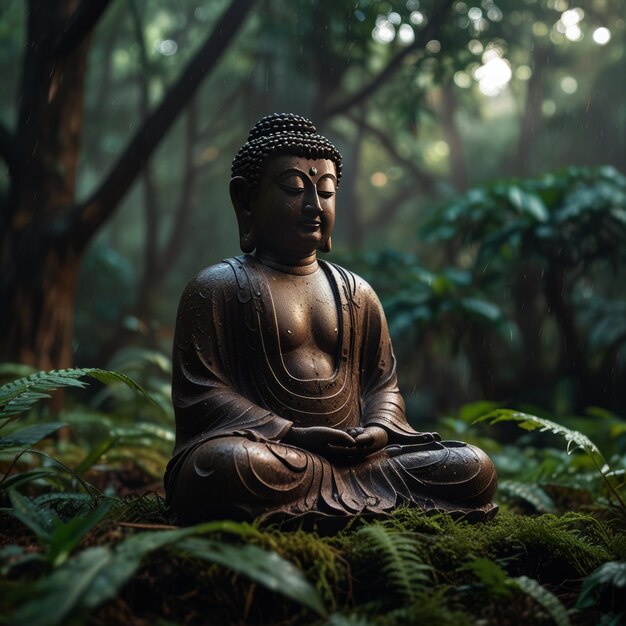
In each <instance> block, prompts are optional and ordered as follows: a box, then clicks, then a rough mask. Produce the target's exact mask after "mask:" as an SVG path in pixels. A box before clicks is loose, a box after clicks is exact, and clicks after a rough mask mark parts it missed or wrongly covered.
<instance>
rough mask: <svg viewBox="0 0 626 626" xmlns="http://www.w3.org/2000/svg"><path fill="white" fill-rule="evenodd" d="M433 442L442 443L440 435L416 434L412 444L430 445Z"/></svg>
mask: <svg viewBox="0 0 626 626" xmlns="http://www.w3.org/2000/svg"><path fill="white" fill-rule="evenodd" d="M431 441H441V435H440V434H439V433H416V434H415V435H414V436H413V437H412V438H411V443H430V442H431Z"/></svg>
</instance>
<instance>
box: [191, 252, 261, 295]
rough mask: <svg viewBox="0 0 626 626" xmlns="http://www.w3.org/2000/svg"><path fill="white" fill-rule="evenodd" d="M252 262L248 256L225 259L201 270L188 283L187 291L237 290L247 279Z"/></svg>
mask: <svg viewBox="0 0 626 626" xmlns="http://www.w3.org/2000/svg"><path fill="white" fill-rule="evenodd" d="M249 265H250V262H249V260H248V258H247V256H240V257H233V258H231V259H224V260H223V261H220V262H219V263H216V264H215V265H209V266H208V267H205V268H204V269H202V270H200V271H199V272H198V273H197V274H196V275H195V276H194V277H193V278H192V279H191V280H190V281H189V283H188V285H187V288H186V289H185V293H187V294H192V293H197V292H204V291H206V290H213V289H220V290H222V291H226V292H228V291H230V290H231V289H232V290H237V289H240V288H241V284H242V282H244V281H246V280H247V279H246V276H247V273H248V267H249Z"/></svg>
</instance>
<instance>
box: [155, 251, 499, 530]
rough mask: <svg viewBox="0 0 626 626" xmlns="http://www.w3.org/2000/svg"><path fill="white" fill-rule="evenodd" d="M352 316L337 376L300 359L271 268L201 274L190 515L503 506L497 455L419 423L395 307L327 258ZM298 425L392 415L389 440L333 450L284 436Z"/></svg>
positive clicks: (189, 374)
mask: <svg viewBox="0 0 626 626" xmlns="http://www.w3.org/2000/svg"><path fill="white" fill-rule="evenodd" d="M319 266H320V268H319V269H318V271H322V272H324V273H325V274H326V276H327V278H328V280H329V282H330V285H331V286H332V290H333V293H334V296H335V301H336V306H337V313H338V319H339V325H338V342H337V350H336V354H335V368H334V372H333V374H332V376H331V377H330V378H327V379H319V378H314V379H307V380H303V379H300V378H295V377H294V376H292V375H291V374H290V373H289V371H288V370H287V368H286V366H285V363H284V361H283V355H282V352H281V346H280V336H279V329H278V327H277V322H276V312H275V309H274V304H273V300H272V294H271V291H270V288H269V284H268V282H267V269H266V268H265V266H263V264H262V263H261V262H260V261H258V260H257V259H255V258H254V257H253V256H250V255H244V256H241V257H236V258H233V259H227V260H226V261H223V262H222V263H219V264H217V265H214V266H211V267H209V268H207V269H205V270H203V271H202V272H200V273H199V274H198V275H197V276H196V278H195V279H194V280H193V281H192V282H191V283H189V285H188V286H187V288H186V290H185V292H184V293H183V296H182V298H181V302H180V307H179V311H178V317H177V324H176V334H175V340H174V355H173V370H174V371H173V381H172V399H173V403H174V409H175V414H176V446H175V449H174V454H173V457H172V459H171V460H170V463H169V464H168V468H167V472H166V476H165V484H166V493H167V500H168V503H169V504H170V505H171V506H172V508H173V509H174V511H175V512H176V513H177V514H178V516H179V518H180V519H181V521H183V522H186V523H190V522H196V521H201V520H205V519H212V518H220V517H230V518H236V519H251V518H253V517H256V516H259V515H263V516H266V517H268V518H285V517H287V518H290V517H299V516H308V515H313V516H331V517H336V516H344V517H345V516H352V515H356V514H361V513H372V514H381V513H385V512H389V511H391V510H393V509H394V508H396V507H398V506H400V505H402V504H406V505H412V506H420V507H422V508H425V509H432V510H447V511H459V512H461V513H464V514H466V515H470V516H474V518H476V519H481V518H484V517H486V516H489V515H491V514H493V513H495V510H496V507H495V506H494V505H492V504H490V501H491V497H492V496H493V493H494V491H495V485H496V476H495V470H494V468H493V464H492V463H491V461H490V460H489V458H488V457H487V456H486V455H485V454H484V453H483V452H482V451H481V450H479V449H478V448H475V447H473V446H468V445H466V444H463V443H461V442H439V441H432V442H429V443H419V441H420V439H419V435H418V433H416V431H414V430H413V428H411V426H410V425H409V424H408V423H407V421H406V418H405V415H404V402H403V399H402V396H401V395H400V392H399V390H398V385H397V379H396V366H395V357H394V354H393V350H392V346H391V340H390V337H389V332H388V329H387V324H386V321H385V317H384V313H383V310H382V307H381V305H380V302H379V301H378V298H377V297H376V295H375V294H374V292H373V290H372V289H371V288H370V287H369V285H368V284H367V283H366V282H365V281H363V280H362V279H360V278H359V277H358V276H356V275H355V274H353V273H351V272H349V271H347V270H345V269H343V268H341V267H339V266H337V265H334V264H330V263H326V262H324V261H319ZM292 425H293V426H298V427H303V428H305V427H307V426H327V427H331V428H339V429H342V430H346V429H347V428H350V427H356V426H379V427H381V428H383V429H384V430H385V431H386V432H387V435H388V444H387V446H386V447H385V448H384V449H383V450H380V451H378V452H375V453H373V454H371V455H369V456H367V457H365V458H361V459H356V458H355V459H349V458H348V459H345V458H326V457H324V456H322V455H319V454H316V453H314V452H310V451H307V450H304V449H302V448H298V447H296V446H292V445H288V444H286V443H282V442H281V440H282V438H283V437H285V435H286V434H287V432H288V431H289V430H290V428H291V427H292Z"/></svg>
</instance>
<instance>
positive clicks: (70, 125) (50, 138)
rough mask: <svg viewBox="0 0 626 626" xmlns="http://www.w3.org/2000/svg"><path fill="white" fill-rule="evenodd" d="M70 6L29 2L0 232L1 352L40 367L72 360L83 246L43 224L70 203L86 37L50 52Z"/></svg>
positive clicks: (72, 4)
mask: <svg viewBox="0 0 626 626" xmlns="http://www.w3.org/2000/svg"><path fill="white" fill-rule="evenodd" d="M75 5H76V2H73V1H71V0H63V1H60V2H48V1H47V0H32V1H31V2H30V5H29V8H30V10H29V15H28V35H27V43H26V55H25V59H24V69H23V76H22V86H21V95H22V99H21V104H20V110H19V115H18V123H17V130H16V136H17V137H19V144H18V146H17V149H18V158H17V167H16V168H15V169H14V172H15V175H14V176H13V177H12V180H11V187H10V190H9V202H8V207H7V208H8V215H7V216H6V220H5V221H4V226H5V227H4V229H3V230H4V232H3V234H2V244H3V253H2V276H3V278H2V285H1V292H0V293H1V295H2V297H1V298H0V299H1V300H2V302H3V306H2V307H1V308H0V325H1V326H2V329H3V332H2V355H3V357H4V358H6V359H9V360H12V361H19V362H22V363H27V364H30V365H34V366H35V367H39V368H42V369H49V368H52V367H55V368H59V367H68V366H69V365H70V364H71V361H72V339H71V337H72V309H73V303H74V292H75V285H76V276H77V272H78V266H79V262H80V254H81V252H82V251H81V250H80V249H77V248H75V247H74V246H73V244H72V242H71V240H70V239H69V238H67V236H65V235H64V234H63V233H55V232H49V229H48V228H47V226H48V225H49V223H51V222H52V221H54V220H55V218H57V217H58V216H59V214H60V213H61V212H62V211H64V210H66V209H67V208H69V207H71V206H72V205H73V204H74V190H75V183H76V168H77V164H78V156H79V147H80V138H81V131H82V118H83V87H84V81H85V67H86V58H87V49H88V45H89V41H88V39H84V40H83V41H82V42H81V43H80V44H78V45H77V46H76V47H74V49H73V50H72V51H71V52H70V53H69V54H67V55H61V54H58V53H55V48H54V46H55V40H54V34H55V32H58V30H59V29H60V28H62V27H63V24H66V23H67V22H68V21H69V19H70V17H71V16H72V14H73V13H74V11H75ZM55 26H57V28H55ZM59 129H62V132H59Z"/></svg>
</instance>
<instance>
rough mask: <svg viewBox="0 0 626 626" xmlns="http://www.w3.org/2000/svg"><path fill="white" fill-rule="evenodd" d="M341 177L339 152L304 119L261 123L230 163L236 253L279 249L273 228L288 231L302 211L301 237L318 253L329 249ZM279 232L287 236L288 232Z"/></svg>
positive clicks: (282, 116) (287, 116)
mask: <svg viewBox="0 0 626 626" xmlns="http://www.w3.org/2000/svg"><path fill="white" fill-rule="evenodd" d="M340 178H341V155H340V154H339V151H338V150H337V148H335V146H334V145H333V144H332V143H331V142H330V141H328V139H326V138H325V137H323V136H322V135H319V134H318V133H317V130H316V128H315V126H314V125H313V124H312V123H311V122H310V121H309V120H307V119H305V118H303V117H301V116H299V115H294V114H292V113H275V114H274V115H268V116H267V117H264V118H263V119H261V120H260V121H259V122H257V123H256V124H255V126H254V127H253V128H252V130H251V131H250V135H249V136H248V139H247V141H246V143H245V144H244V145H243V146H242V147H241V149H240V150H239V152H238V153H237V155H236V156H235V158H234V159H233V164H232V178H231V184H230V189H231V198H232V200H233V205H234V207H235V211H236V213H237V220H238V223H239V237H240V244H241V249H242V250H243V251H244V252H252V251H253V250H254V249H255V248H256V247H257V245H258V246H259V247H261V246H262V245H266V246H272V245H273V246H275V247H276V246H280V245H282V243H283V242H282V241H280V240H279V237H278V236H277V233H276V230H277V229H278V230H279V231H280V230H281V227H282V226H285V227H287V226H288V222H289V220H290V216H292V215H295V214H296V213H298V214H305V213H306V216H305V218H304V219H305V221H307V222H309V223H310V230H311V232H310V233H305V235H306V236H305V237H304V238H305V239H310V240H311V241H312V240H316V241H317V242H318V244H319V245H318V246H317V248H318V249H319V250H322V251H328V250H330V233H331V231H332V227H333V225H334V213H335V199H334V196H335V191H336V188H337V185H338V184H339V179H340ZM281 213H282V216H281ZM294 219H296V218H294ZM281 220H282V222H281ZM317 222H319V228H314V226H315V223H317ZM282 234H283V239H284V238H286V237H288V236H289V229H288V228H287V232H284V233H282ZM266 235H267V237H266ZM309 235H310V236H309ZM296 238H297V237H296ZM287 243H289V242H287Z"/></svg>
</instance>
